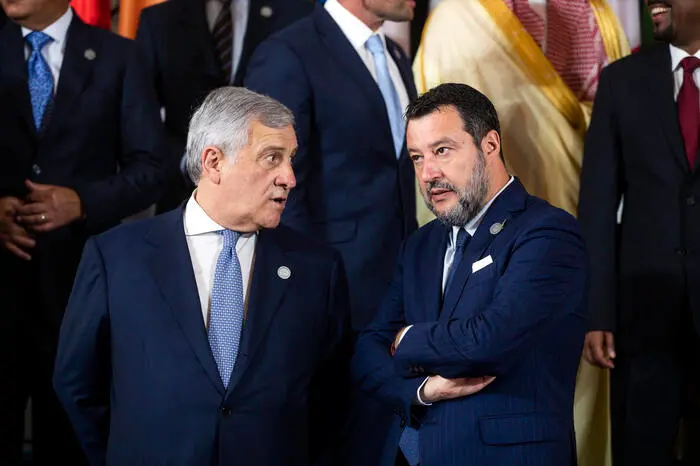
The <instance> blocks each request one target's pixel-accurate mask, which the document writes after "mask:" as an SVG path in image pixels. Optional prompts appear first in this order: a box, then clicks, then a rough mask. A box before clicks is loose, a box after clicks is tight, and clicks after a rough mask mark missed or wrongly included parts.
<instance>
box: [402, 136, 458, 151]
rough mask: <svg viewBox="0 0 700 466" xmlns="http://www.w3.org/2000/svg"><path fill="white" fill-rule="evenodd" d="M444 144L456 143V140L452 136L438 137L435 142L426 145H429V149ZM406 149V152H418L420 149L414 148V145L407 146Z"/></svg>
mask: <svg viewBox="0 0 700 466" xmlns="http://www.w3.org/2000/svg"><path fill="white" fill-rule="evenodd" d="M444 144H449V145H456V144H457V141H455V140H454V139H452V138H442V139H438V140H437V141H435V142H432V143H431V144H430V145H429V146H428V147H430V148H431V149H433V150H434V149H435V148H437V147H440V146H442V145H444ZM406 150H407V151H408V152H420V149H416V148H415V147H408V148H406Z"/></svg>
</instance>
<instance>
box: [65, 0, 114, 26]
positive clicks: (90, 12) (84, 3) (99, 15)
mask: <svg viewBox="0 0 700 466" xmlns="http://www.w3.org/2000/svg"><path fill="white" fill-rule="evenodd" d="M109 4H110V2H109V0H71V2H70V5H71V6H72V7H73V10H75V12H76V13H77V14H78V16H79V17H80V19H82V20H83V21H84V22H85V23H87V24H89V25H91V26H97V27H101V28H103V29H107V30H108V31H109V30H111V29H112V15H111V11H110V5H109Z"/></svg>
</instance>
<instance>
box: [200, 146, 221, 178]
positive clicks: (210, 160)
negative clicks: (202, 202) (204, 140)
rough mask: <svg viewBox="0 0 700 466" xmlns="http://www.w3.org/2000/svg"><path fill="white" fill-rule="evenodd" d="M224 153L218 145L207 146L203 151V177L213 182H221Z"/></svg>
mask: <svg viewBox="0 0 700 466" xmlns="http://www.w3.org/2000/svg"><path fill="white" fill-rule="evenodd" d="M224 162H225V156H224V153H223V152H222V151H221V149H219V148H218V147H216V146H207V147H205V148H204V150H203V151H202V175H201V177H202V178H206V179H207V180H209V181H210V182H211V183H214V184H219V183H220V182H221V169H222V168H223V166H224Z"/></svg>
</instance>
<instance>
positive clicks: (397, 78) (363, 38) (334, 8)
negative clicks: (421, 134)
mask: <svg viewBox="0 0 700 466" xmlns="http://www.w3.org/2000/svg"><path fill="white" fill-rule="evenodd" d="M324 8H325V9H326V11H327V12H328V14H329V15H331V18H333V21H335V22H336V23H337V24H338V27H340V30H341V31H343V34H345V37H347V39H348V40H349V41H350V44H351V45H352V47H353V48H354V49H355V51H356V52H357V54H358V55H359V56H360V58H361V59H362V61H363V62H364V64H365V66H366V67H367V70H369V73H370V74H371V75H372V78H373V79H374V81H375V82H376V81H377V73H376V71H375V70H374V58H373V57H372V53H371V52H370V51H369V50H368V49H367V47H365V44H366V43H367V40H368V39H369V38H370V36H372V35H373V34H376V35H378V36H379V38H380V39H381V40H382V43H383V44H384V55H385V56H386V58H387V60H386V62H387V65H388V67H389V76H390V77H391V82H392V83H394V88H395V89H396V94H397V95H398V96H399V104H400V105H401V109H402V110H406V107H408V92H407V91H406V86H405V85H404V83H403V79H401V72H400V71H399V67H398V66H397V65H396V62H395V61H394V57H392V56H391V54H390V53H389V51H388V50H387V48H386V37H385V34H384V28H383V27H380V28H379V29H377V30H376V31H372V30H371V29H370V28H369V27H368V26H367V25H366V24H365V23H363V22H362V21H360V20H359V19H358V18H357V17H356V16H355V15H353V14H352V13H350V12H349V11H348V10H347V9H346V8H345V7H344V6H343V5H341V4H340V3H338V0H328V1H327V2H326V3H325V4H324Z"/></svg>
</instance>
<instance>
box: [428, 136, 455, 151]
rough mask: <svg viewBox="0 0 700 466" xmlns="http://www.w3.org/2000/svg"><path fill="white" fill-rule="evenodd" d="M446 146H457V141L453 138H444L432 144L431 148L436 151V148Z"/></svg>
mask: <svg viewBox="0 0 700 466" xmlns="http://www.w3.org/2000/svg"><path fill="white" fill-rule="evenodd" d="M444 144H451V145H455V144H457V141H455V140H454V139H452V138H442V139H438V140H437V141H435V142H433V143H432V144H430V146H429V147H430V148H431V149H435V148H436V147H439V146H442V145H444Z"/></svg>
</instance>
